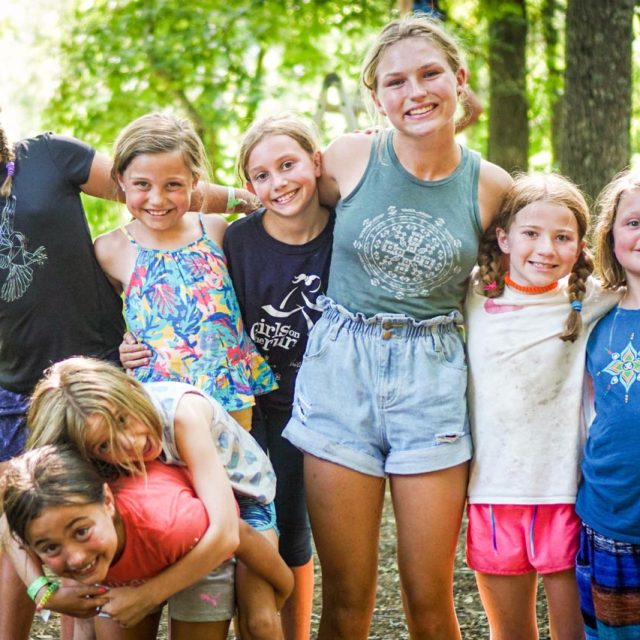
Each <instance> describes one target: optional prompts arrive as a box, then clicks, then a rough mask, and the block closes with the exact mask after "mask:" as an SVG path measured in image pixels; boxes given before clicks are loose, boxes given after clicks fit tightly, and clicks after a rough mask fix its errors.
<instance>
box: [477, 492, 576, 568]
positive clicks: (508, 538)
mask: <svg viewBox="0 0 640 640" xmlns="http://www.w3.org/2000/svg"><path fill="white" fill-rule="evenodd" d="M467 515H468V518H469V524H468V525H467V564H468V565H469V566H470V567H471V568H472V569H473V570H474V571H479V572H480V573H489V574H495V575H522V574H525V573H529V572H530V571H537V572H538V573H543V574H544V573H556V572H558V571H566V570H567V569H573V568H574V566H575V558H576V553H577V552H578V547H579V542H580V518H578V516H577V515H576V512H575V509H574V505H572V504H540V505H528V504H497V505H490V504H470V505H468V506H467Z"/></svg>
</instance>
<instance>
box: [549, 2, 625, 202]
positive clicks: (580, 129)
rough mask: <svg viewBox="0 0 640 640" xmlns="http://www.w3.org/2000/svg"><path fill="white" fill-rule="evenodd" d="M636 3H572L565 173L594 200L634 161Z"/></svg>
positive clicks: (569, 10) (568, 35)
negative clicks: (633, 117)
mask: <svg viewBox="0 0 640 640" xmlns="http://www.w3.org/2000/svg"><path fill="white" fill-rule="evenodd" d="M634 4H635V1H634V0H607V2H602V0H569V2H568V5H567V26H566V31H567V33H566V53H565V57H566V69H565V97H564V105H563V109H564V116H563V123H564V127H563V134H562V145H561V154H560V169H561V171H562V173H564V174H566V175H567V176H569V177H570V178H572V179H573V180H574V181H575V182H576V183H577V184H578V185H580V186H581V187H582V188H583V189H584V190H585V191H586V192H587V193H588V194H589V195H590V196H592V197H595V196H596V195H597V194H598V193H599V192H600V190H601V189H602V187H603V186H604V185H605V184H606V183H607V182H609V180H611V178H612V177H613V176H614V174H615V173H617V172H618V171H620V170H622V169H624V168H625V166H626V165H627V164H628V163H629V158H630V147H631V141H630V126H631V87H632V72H631V45H632V41H633V29H632V26H633V22H632V21H633V9H634Z"/></svg>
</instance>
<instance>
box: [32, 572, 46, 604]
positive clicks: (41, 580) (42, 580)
mask: <svg viewBox="0 0 640 640" xmlns="http://www.w3.org/2000/svg"><path fill="white" fill-rule="evenodd" d="M48 584H49V578H47V576H38V577H37V578H36V579H35V580H34V581H33V582H32V583H31V584H30V585H29V586H28V587H27V595H28V596H29V597H30V598H31V599H32V600H33V601H34V602H35V601H36V596H37V595H38V591H40V589H42V587H45V586H46V585H48Z"/></svg>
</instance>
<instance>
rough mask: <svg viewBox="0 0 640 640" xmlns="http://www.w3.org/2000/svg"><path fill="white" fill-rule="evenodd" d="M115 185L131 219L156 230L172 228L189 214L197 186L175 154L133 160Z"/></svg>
mask: <svg viewBox="0 0 640 640" xmlns="http://www.w3.org/2000/svg"><path fill="white" fill-rule="evenodd" d="M118 181H119V183H120V186H121V187H122V189H123V190H124V194H125V198H126V203H127V208H128V209H129V211H130V212H131V215H132V216H134V218H136V219H137V220H139V221H140V222H142V224H144V225H145V226H147V227H149V228H151V229H155V230H166V229H169V228H171V227H173V226H174V225H175V224H177V223H178V222H179V221H180V219H181V218H182V216H183V215H184V214H185V213H186V212H187V211H189V205H190V202H191V192H192V191H193V189H195V187H196V185H197V182H198V181H197V179H196V178H194V176H193V174H192V173H191V171H190V170H189V168H188V167H187V165H186V164H185V162H184V158H183V156H182V152H180V151H178V150H176V151H169V152H165V153H146V154H141V155H139V156H136V157H135V158H134V159H133V160H132V161H131V162H130V164H129V166H128V167H127V168H126V169H125V171H124V172H123V173H122V174H120V176H119V177H118Z"/></svg>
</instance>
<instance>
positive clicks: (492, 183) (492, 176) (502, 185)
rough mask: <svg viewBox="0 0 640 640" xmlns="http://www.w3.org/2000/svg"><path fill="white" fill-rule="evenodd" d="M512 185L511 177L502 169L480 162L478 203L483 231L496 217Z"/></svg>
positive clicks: (489, 163) (484, 161)
mask: <svg viewBox="0 0 640 640" xmlns="http://www.w3.org/2000/svg"><path fill="white" fill-rule="evenodd" d="M512 184H513V180H512V178H511V176H510V175H509V174H508V173H507V172H506V171H505V170H504V169H502V168H501V167H499V166H498V165H496V164H493V163H491V162H487V161H486V160H483V161H482V164H481V165H480V183H479V185H478V202H479V205H480V218H481V220H482V228H483V229H485V230H486V229H487V228H488V227H489V225H490V224H491V222H492V221H493V219H494V218H495V217H496V215H497V213H498V209H499V207H500V205H501V204H502V199H503V198H504V195H505V193H506V192H507V190H508V189H509V188H510V187H511V185H512Z"/></svg>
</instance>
